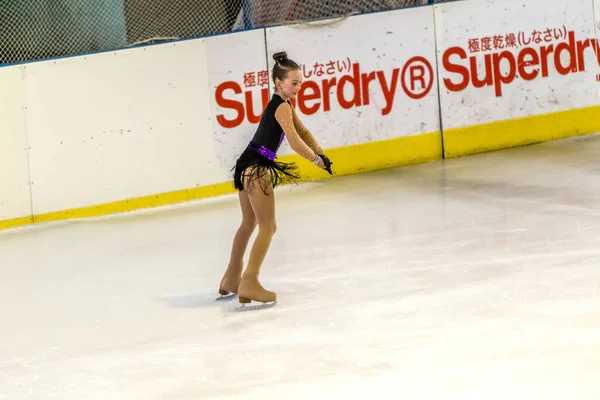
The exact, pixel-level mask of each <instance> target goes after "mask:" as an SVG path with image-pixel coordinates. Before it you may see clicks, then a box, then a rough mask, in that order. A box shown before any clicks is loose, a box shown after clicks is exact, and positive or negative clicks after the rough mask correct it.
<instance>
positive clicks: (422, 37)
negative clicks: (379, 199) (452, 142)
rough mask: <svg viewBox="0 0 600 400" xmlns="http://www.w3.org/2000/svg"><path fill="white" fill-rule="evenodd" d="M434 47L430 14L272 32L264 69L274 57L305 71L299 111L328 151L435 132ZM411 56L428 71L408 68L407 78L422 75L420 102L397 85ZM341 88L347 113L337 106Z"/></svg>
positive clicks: (385, 15) (386, 15)
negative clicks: (283, 56) (280, 56)
mask: <svg viewBox="0 0 600 400" xmlns="http://www.w3.org/2000/svg"><path fill="white" fill-rule="evenodd" d="M434 40H435V35H434V27H433V12H432V9H431V8H430V7H419V8H413V9H404V10H398V11H390V12H382V13H375V14H367V15H361V16H355V17H352V18H348V19H346V20H343V21H341V22H337V23H334V24H331V25H327V24H324V25H323V26H321V27H310V28H306V27H300V28H298V27H294V26H282V27H275V28H269V29H267V51H268V54H269V70H270V69H272V68H273V64H274V61H273V59H272V57H271V56H272V54H274V53H276V52H278V51H286V52H287V53H288V57H289V58H291V59H293V60H294V61H296V62H297V63H298V64H301V65H302V73H303V76H304V84H303V88H302V91H301V93H300V94H299V95H298V103H297V106H296V109H297V110H298V113H299V115H300V116H301V118H302V120H303V121H304V122H305V125H306V126H307V127H308V129H309V130H311V131H312V132H313V134H314V135H315V136H316V137H317V140H318V141H319V143H321V144H322V145H323V146H324V147H326V148H330V147H338V146H345V145H350V144H360V143H365V142H372V141H380V140H385V139H391V138H397V137H402V136H410V135H419V134H424V133H430V132H435V131H438V130H439V107H438V96H437V82H436V80H435V72H434V71H435V43H434ZM416 56H420V57H423V58H424V59H425V60H426V62H427V63H428V64H429V66H430V67H431V68H432V70H431V71H429V70H428V69H427V68H426V67H425V64H424V63H423V62H421V61H419V60H416V61H415V63H414V64H412V68H411V67H407V69H406V71H407V74H406V75H405V76H410V73H411V71H412V72H413V73H414V74H415V75H416V76H419V75H421V74H422V73H423V72H424V78H423V81H417V82H416V84H415V86H414V92H415V93H416V94H417V96H418V97H419V96H421V95H423V94H424V97H423V98H418V99H413V98H411V97H409V96H408V95H407V93H406V90H405V89H404V88H403V86H402V76H403V75H402V72H403V68H404V67H405V66H406V65H407V62H408V61H409V60H411V59H412V58H413V57H416ZM316 64H320V65H317V66H316V67H315V65H316ZM355 64H357V65H358V67H357V70H356V71H358V74H357V73H356V71H355V68H356V67H355V66H354V65H355ZM419 68H422V70H420V69H419ZM320 73H322V74H320ZM318 75H320V76H318ZM354 78H356V80H355V79H354ZM405 81H406V82H409V80H408V79H407V80H405ZM423 83H424V85H423ZM429 84H431V85H430V87H429V90H428V91H426V90H423V86H425V89H427V86H428V85H429ZM342 85H343V86H342ZM340 87H343V97H344V99H345V101H347V102H348V104H347V105H346V107H348V108H344V107H342V105H341V102H344V99H342V101H340V98H339V96H340V93H339V91H338V88H340ZM407 87H408V89H409V91H412V90H413V89H412V86H411V85H410V84H407ZM355 88H358V90H355ZM384 93H388V95H387V96H384ZM303 98H304V100H303ZM353 101H355V102H354V103H353ZM302 102H303V104H301V103H302ZM282 150H283V149H282ZM286 151H288V152H289V151H290V150H289V146H288V147H286ZM282 154H284V152H283V151H282Z"/></svg>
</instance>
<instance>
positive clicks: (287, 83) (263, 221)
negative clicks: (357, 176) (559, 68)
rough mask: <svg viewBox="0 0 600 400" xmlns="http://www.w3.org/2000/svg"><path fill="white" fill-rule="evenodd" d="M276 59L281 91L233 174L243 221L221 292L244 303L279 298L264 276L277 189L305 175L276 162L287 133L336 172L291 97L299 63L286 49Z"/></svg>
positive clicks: (272, 301)
mask: <svg viewBox="0 0 600 400" xmlns="http://www.w3.org/2000/svg"><path fill="white" fill-rule="evenodd" d="M273 59H274V60H275V66H274V67H273V73H272V79H273V83H274V85H275V93H274V94H273V96H272V98H271V100H270V102H269V104H268V105H267V107H266V108H265V110H264V112H263V115H262V118H261V120H260V124H259V125H258V128H257V130H256V133H255V134H254V137H253V138H252V140H251V141H250V143H249V144H248V147H247V148H246V149H245V150H244V152H243V153H242V155H241V156H240V157H239V158H238V160H237V162H236V165H235V167H234V168H235V172H234V174H233V183H234V186H235V188H236V189H237V190H238V196H239V199H240V206H241V208H242V223H241V225H240V227H239V228H238V230H237V233H236V235H235V237H234V240H233V246H232V249H231V258H230V261H229V266H228V267H227V270H226V271H225V274H224V275H223V278H222V279H221V284H220V287H219V293H220V294H221V296H222V297H230V296H232V295H233V294H235V293H237V294H238V296H239V301H240V303H242V308H245V304H248V303H250V302H251V301H257V302H261V303H264V304H263V305H262V306H259V307H258V308H262V307H264V306H272V305H274V304H275V303H276V299H277V296H276V294H275V293H274V292H271V291H269V290H266V289H264V288H263V287H262V285H261V284H260V282H259V280H258V275H259V272H260V268H261V265H262V263H263V260H264V258H265V255H266V254H267V251H268V249H269V246H270V244H271V239H272V238H273V235H274V234H275V228H276V224H275V198H274V192H273V188H274V187H275V186H277V185H279V184H282V183H287V182H291V181H294V180H296V179H298V178H299V175H298V174H297V172H296V165H295V164H294V163H283V162H279V161H276V155H277V151H278V150H279V146H280V145H281V143H282V141H283V138H284V137H287V140H288V143H289V144H290V147H291V148H292V150H294V151H295V152H296V153H298V154H299V155H301V156H302V157H304V158H306V159H307V160H309V161H311V162H312V163H314V164H315V165H316V166H317V167H319V168H323V169H325V170H327V172H329V173H330V174H331V173H332V172H331V164H332V163H331V161H330V160H329V159H328V158H327V156H325V154H324V151H323V149H322V148H321V147H320V146H319V144H318V143H317V141H316V140H315V138H314V137H313V136H312V135H311V133H310V132H309V131H308V129H306V127H305V126H304V125H303V124H302V122H301V121H300V119H299V118H298V115H297V114H296V112H295V110H294V108H293V107H292V105H291V103H290V101H289V99H291V98H295V97H296V95H297V94H298V92H299V91H300V86H301V84H302V74H301V72H300V67H299V65H298V64H296V63H295V62H294V61H292V60H290V59H288V58H287V54H286V53H285V52H280V53H276V54H274V55H273ZM257 224H258V235H257V237H256V240H255V241H254V245H253V246H252V249H251V251H250V258H249V260H248V265H247V267H246V269H245V270H243V263H244V262H243V256H244V253H245V252H246V248H247V247H248V241H249V240H250V236H251V235H252V233H253V232H254V229H255V227H256V225H257ZM242 270H243V273H242ZM252 308H256V307H252Z"/></svg>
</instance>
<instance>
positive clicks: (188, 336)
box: [0, 136, 600, 400]
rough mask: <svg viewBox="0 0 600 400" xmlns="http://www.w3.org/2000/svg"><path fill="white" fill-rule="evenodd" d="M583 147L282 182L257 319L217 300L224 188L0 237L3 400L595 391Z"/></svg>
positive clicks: (589, 172)
mask: <svg viewBox="0 0 600 400" xmlns="http://www.w3.org/2000/svg"><path fill="white" fill-rule="evenodd" d="M598 154H600V137H598V136H589V137H585V138H581V139H571V140H566V141H560V142H554V143H548V144H544V145H538V146H531V147H525V148H519V149H512V150H507V151H502V152H496V153H488V154H482V155H477V156H472V157H465V158H460V159H453V160H447V161H445V162H441V161H440V162H431V163H427V164H422V165H416V166H411V167H405V168H399V169H394V170H387V171H382V172H376V173H370V174H364V175H359V176H349V177H340V178H337V179H333V180H329V181H324V182H319V183H311V184H303V185H299V186H294V187H291V188H289V187H286V188H282V189H280V190H278V194H277V196H278V197H277V201H278V203H277V213H278V232H277V234H276V236H275V238H274V241H273V244H272V249H271V252H270V253H269V255H268V256H267V259H266V260H265V265H264V267H263V270H262V281H263V284H264V285H265V286H266V287H267V288H269V289H273V290H275V291H276V292H277V293H278V296H279V297H278V299H279V304H278V305H277V306H276V307H275V308H272V309H269V310H263V311H258V312H248V313H234V312H232V311H231V309H232V308H233V307H235V306H236V305H237V303H236V302H235V301H234V302H231V303H224V304H223V303H216V302H215V301H214V298H215V297H216V295H217V285H218V282H219V279H220V277H221V274H222V271H223V269H224V268H225V266H226V263H227V260H228V256H229V250H230V245H231V239H232V237H233V234H234V232H235V229H236V228H237V224H238V222H239V217H240V215H239V211H238V205H237V200H236V198H235V197H234V196H227V197H225V198H222V199H216V200H210V201H200V202H196V203H192V204H186V205H180V206H176V207H170V208H165V209H161V210H151V211H143V212H138V213H133V214H127V215H119V216H113V217H109V218H99V219H95V220H86V221H75V222H64V223H56V224H48V225H40V226H35V227H27V228H23V229H18V230H12V231H5V232H2V233H0V303H1V304H2V308H1V311H0V327H1V330H0V332H1V336H2V340H1V341H0V399H9V400H17V399H39V400H46V399H61V400H82V399H86V400H89V399H103V400H106V399H111V400H129V399H144V400H150V399H160V400H170V399H177V400H187V399H195V400H196V399H286V400H291V399H302V400H305V399H338V398H344V399H345V398H357V399H372V398H377V397H378V396H383V395H387V396H391V397H390V398H397V399H411V400H416V399H445V400H446V399H457V400H458V399H461V400H465V399H473V400H482V399H485V400H492V399H510V400H517V399H523V400H532V399H544V400H551V399H561V400H564V399H569V400H575V399H577V400H584V399H585V400H587V399H589V400H597V399H598V396H599V395H600V386H599V384H598V382H600V313H599V312H598V308H599V306H600V298H599V295H598V294H599V290H600V287H599V286H600V273H599V272H598V265H599V263H600V202H599V200H598V193H600V180H599V179H598V176H599V175H600V166H599V165H600V162H599V156H598ZM334 161H335V160H334Z"/></svg>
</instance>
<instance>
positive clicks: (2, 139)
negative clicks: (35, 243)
mask: <svg viewBox="0 0 600 400" xmlns="http://www.w3.org/2000/svg"><path fill="white" fill-rule="evenodd" d="M0 88H2V95H1V96H0V164H1V165H0V188H1V189H0V220H7V219H15V218H20V217H27V216H31V195H30V190H29V167H28V160H27V137H26V130H25V129H26V125H25V115H24V110H23V107H24V105H23V81H22V79H21V68H20V67H16V66H15V67H5V68H0Z"/></svg>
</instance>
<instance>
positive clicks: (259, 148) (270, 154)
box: [248, 141, 277, 161]
mask: <svg viewBox="0 0 600 400" xmlns="http://www.w3.org/2000/svg"><path fill="white" fill-rule="evenodd" d="M248 147H249V148H251V149H252V150H255V151H257V152H258V153H260V154H261V155H262V156H264V157H266V158H268V159H269V160H271V161H275V157H277V154H275V153H274V152H273V151H271V150H269V149H267V148H266V147H265V146H262V145H258V144H256V143H254V142H252V141H250V143H249V144H248Z"/></svg>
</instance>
